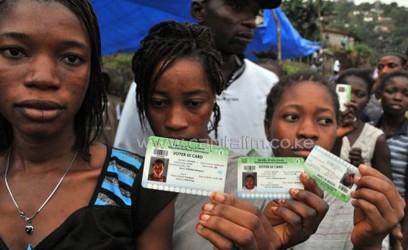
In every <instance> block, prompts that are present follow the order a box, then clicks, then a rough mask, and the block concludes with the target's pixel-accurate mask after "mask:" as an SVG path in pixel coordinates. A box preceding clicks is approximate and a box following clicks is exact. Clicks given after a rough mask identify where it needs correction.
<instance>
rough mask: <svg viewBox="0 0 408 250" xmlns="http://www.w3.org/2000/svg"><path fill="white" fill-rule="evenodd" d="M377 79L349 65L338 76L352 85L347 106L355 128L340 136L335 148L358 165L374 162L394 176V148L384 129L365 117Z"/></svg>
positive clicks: (344, 82)
mask: <svg viewBox="0 0 408 250" xmlns="http://www.w3.org/2000/svg"><path fill="white" fill-rule="evenodd" d="M373 81H374V80H373V79H372V78H371V76H370V73H369V72H368V71H367V70H363V69H348V70H346V71H344V72H343V73H341V74H340V76H339V78H338V79H337V84H348V85H350V86H351V100H350V102H349V103H347V104H346V106H347V109H348V110H347V111H349V112H348V114H351V115H352V117H353V118H354V121H355V126H354V127H355V129H354V130H353V131H352V132H350V133H349V134H347V135H346V136H343V137H342V138H339V140H338V141H337V143H336V146H335V148H336V149H334V150H333V152H334V153H335V154H336V155H339V156H340V158H342V159H344V160H346V161H348V162H350V163H351V164H353V165H355V166H356V167H358V166H359V165H360V164H364V165H366V166H374V167H376V168H377V169H378V170H379V171H380V172H381V173H383V174H384V175H385V176H388V177H391V166H390V150H389V148H388V144H387V142H386V140H385V136H384V133H383V132H382V130H380V129H378V128H376V127H374V126H372V125H370V124H368V123H365V122H364V121H363V120H362V115H363V109H364V107H365V105H366V104H367V102H368V100H369V97H370V94H371V87H372V84H373ZM347 111H346V112H347ZM346 112H345V113H346ZM338 150H339V152H338ZM335 151H337V152H335Z"/></svg>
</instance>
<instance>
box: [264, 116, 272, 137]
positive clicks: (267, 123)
mask: <svg viewBox="0 0 408 250" xmlns="http://www.w3.org/2000/svg"><path fill="white" fill-rule="evenodd" d="M264 129H265V135H266V138H267V139H268V141H272V134H271V122H270V121H269V120H267V119H265V120H264Z"/></svg>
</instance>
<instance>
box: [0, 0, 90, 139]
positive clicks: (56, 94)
mask: <svg viewBox="0 0 408 250" xmlns="http://www.w3.org/2000/svg"><path fill="white" fill-rule="evenodd" d="M90 51H91V49H90V44H89V39H88V36H87V33H86V31H85V29H84V27H83V26H82V24H81V22H80V21H79V19H78V18H77V17H76V16H75V14H73V13H72V12H71V11H70V10H69V9H68V8H67V7H65V6H63V5H62V4H59V3H56V2H47V3H42V2H39V1H19V2H18V3H17V4H16V6H15V7H13V8H12V9H11V11H10V12H8V14H7V15H6V16H2V17H0V112H1V114H2V115H3V116H4V117H5V118H6V119H7V120H8V121H9V122H10V123H11V124H12V126H13V131H14V132H13V133H14V136H23V137H26V136H27V137H28V138H32V137H37V138H44V136H45V137H49V136H51V135H57V134H61V133H63V132H64V131H68V132H70V133H73V119H74V116H75V114H76V113H77V111H78V109H79V108H80V106H81V103H82V101H83V99H84V96H85V93H86V90H87V88H88V82H89V76H90V60H91V53H90Z"/></svg>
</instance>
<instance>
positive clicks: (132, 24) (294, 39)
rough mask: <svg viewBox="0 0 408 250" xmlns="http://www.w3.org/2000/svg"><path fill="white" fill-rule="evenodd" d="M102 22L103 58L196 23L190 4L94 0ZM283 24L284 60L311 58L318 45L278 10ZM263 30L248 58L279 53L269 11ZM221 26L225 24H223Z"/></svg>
mask: <svg viewBox="0 0 408 250" xmlns="http://www.w3.org/2000/svg"><path fill="white" fill-rule="evenodd" d="M91 2H92V5H93V7H94V8H95V12H96V14H97V16H98V19H99V25H100V29H101V36H102V53H103V54H104V55H108V54H113V53H118V52H134V51H135V50H136V49H137V47H138V46H139V43H140V40H141V39H142V38H143V37H144V36H145V35H146V34H147V32H148V30H149V29H150V27H151V26H152V25H154V24H156V23H159V22H161V21H165V20H175V21H179V22H185V21H187V22H194V21H193V19H192V18H191V16H190V3H191V0H165V1H163V0H160V1H159V0H114V1H113V0H91ZM277 14H278V16H279V19H280V22H281V30H282V31H281V34H282V58H283V59H286V58H296V57H301V56H306V55H310V54H312V53H313V52H315V51H316V50H317V49H319V45H318V44H315V43H312V42H310V41H308V40H305V39H303V38H302V37H300V35H299V33H298V32H297V31H296V30H295V29H294V28H293V26H292V25H291V24H290V21H289V20H288V19H287V17H286V16H285V14H284V13H283V11H281V9H280V8H278V9H277ZM264 18H265V19H264V23H265V25H264V26H263V27H258V28H257V31H256V35H255V37H254V39H253V41H252V43H251V44H250V45H249V46H248V49H247V53H246V56H247V57H248V58H249V59H254V55H253V54H252V51H264V50H270V49H272V50H274V51H275V52H276V47H277V46H276V25H275V22H274V20H273V18H272V12H271V11H270V10H265V11H264ZM220 25H222V24H220Z"/></svg>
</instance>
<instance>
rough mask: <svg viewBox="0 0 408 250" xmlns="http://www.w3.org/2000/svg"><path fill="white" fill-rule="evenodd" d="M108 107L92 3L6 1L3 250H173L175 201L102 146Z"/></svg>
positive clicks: (2, 26)
mask: <svg viewBox="0 0 408 250" xmlns="http://www.w3.org/2000/svg"><path fill="white" fill-rule="evenodd" d="M105 106H106V92H105V88H104V87H103V85H102V84H101V48H100V35H99V29H98V23H97V18H96V16H95V14H94V12H93V10H92V6H91V5H90V3H89V1H85V0H64V1H62V0H56V1H38V0H2V1H0V166H1V167H0V175H1V184H0V215H1V216H0V225H1V226H0V249H4V250H5V249H33V248H34V249H54V250H58V249H168V248H169V247H168V246H169V244H171V243H170V242H171V233H172V221H173V203H172V201H173V200H174V197H175V195H174V194H172V193H163V192H158V191H152V190H146V189H143V188H142V187H141V185H140V180H139V179H140V178H139V177H140V176H141V174H142V172H141V171H142V168H141V166H142V158H141V157H139V156H136V155H133V154H131V153H129V152H125V151H122V150H118V149H112V148H110V147H107V146H105V145H102V144H99V143H95V140H96V138H97V137H98V136H99V132H100V131H101V129H102V124H103V111H104V107H105ZM158 235H159V237H158Z"/></svg>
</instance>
